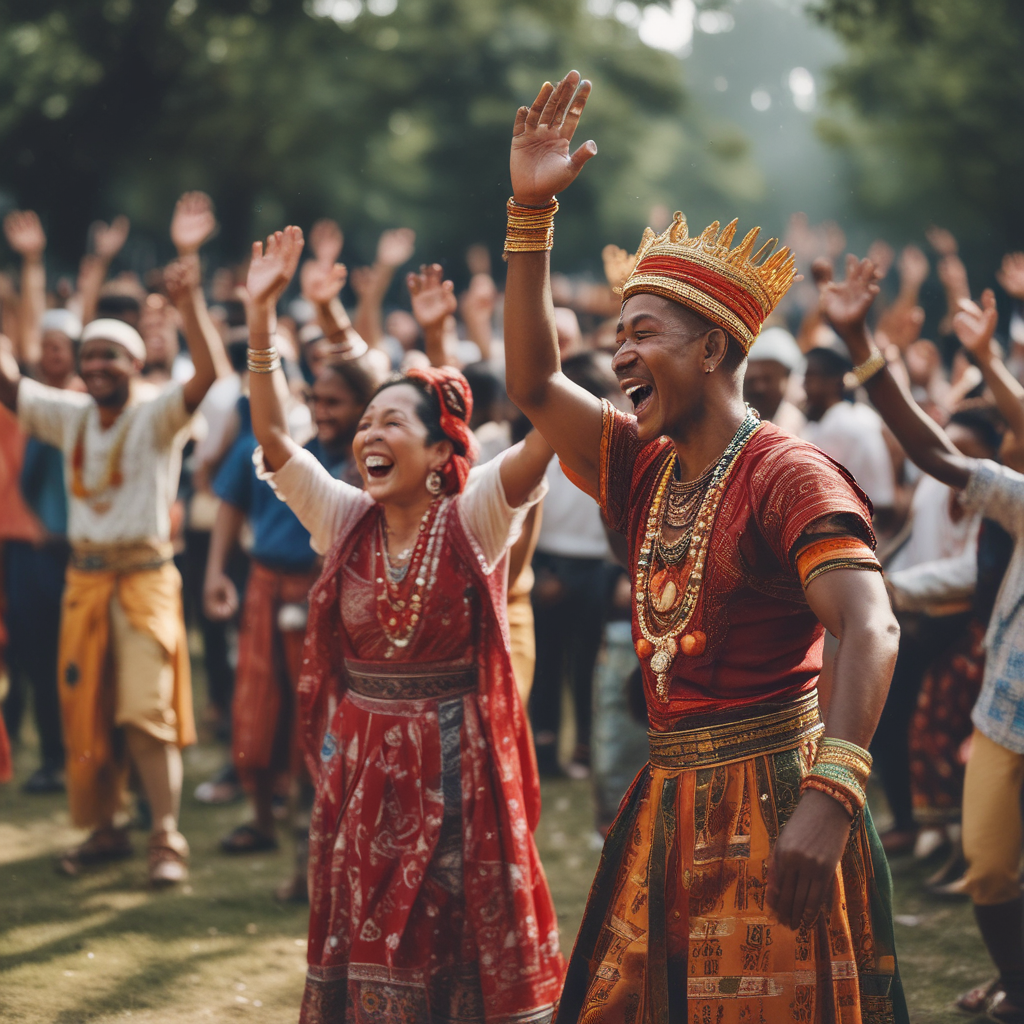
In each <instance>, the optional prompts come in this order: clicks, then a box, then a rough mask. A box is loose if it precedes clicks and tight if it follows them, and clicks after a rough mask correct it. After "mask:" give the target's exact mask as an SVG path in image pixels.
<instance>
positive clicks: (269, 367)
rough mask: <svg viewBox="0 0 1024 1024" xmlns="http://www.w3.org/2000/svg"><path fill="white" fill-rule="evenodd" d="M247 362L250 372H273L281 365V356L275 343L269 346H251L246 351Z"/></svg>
mask: <svg viewBox="0 0 1024 1024" xmlns="http://www.w3.org/2000/svg"><path fill="white" fill-rule="evenodd" d="M245 362H246V366H247V367H248V368H249V372H250V373H273V372H274V371H275V370H277V369H278V368H279V367H280V366H281V357H280V356H279V355H278V354H277V349H276V348H274V346H273V345H271V346H270V347H269V348H252V347H251V346H250V348H249V349H248V351H247V352H246V358H245Z"/></svg>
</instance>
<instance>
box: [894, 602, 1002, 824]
mask: <svg viewBox="0 0 1024 1024" xmlns="http://www.w3.org/2000/svg"><path fill="white" fill-rule="evenodd" d="M984 639H985V627H984V626H983V625H982V624H981V623H980V622H978V621H976V620H975V621H973V622H971V623H969V624H968V626H967V629H966V630H965V631H964V634H963V636H962V637H961V638H960V639H959V640H957V641H956V643H955V644H954V645H953V647H952V649H951V650H949V651H947V652H946V653H944V654H943V655H942V656H941V657H939V658H938V659H937V660H936V662H935V663H934V664H933V665H932V666H931V667H930V668H929V669H928V671H927V673H926V674H925V677H924V682H923V683H922V684H921V692H920V694H919V695H918V698H917V709H916V710H915V712H914V717H913V719H912V720H911V723H910V785H911V790H912V792H913V799H914V817H915V818H916V819H917V821H918V822H920V823H921V824H922V825H934V824H945V823H947V822H956V821H959V820H960V811H961V805H962V803H963V792H964V765H963V763H962V762H961V760H960V747H961V746H962V744H963V742H964V740H966V739H967V737H968V736H970V735H971V732H972V731H973V726H972V725H971V709H972V708H973V707H974V703H975V701H976V700H977V699H978V693H979V691H980V690H981V679H982V675H983V673H984V670H985V644H984Z"/></svg>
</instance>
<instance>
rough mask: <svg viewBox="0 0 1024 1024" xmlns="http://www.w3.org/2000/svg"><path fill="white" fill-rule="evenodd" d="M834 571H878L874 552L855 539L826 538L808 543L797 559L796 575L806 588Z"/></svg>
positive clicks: (879, 568) (878, 567) (879, 566)
mask: <svg viewBox="0 0 1024 1024" xmlns="http://www.w3.org/2000/svg"><path fill="white" fill-rule="evenodd" d="M833 569H867V570H873V571H874V572H881V571H882V566H881V565H880V564H879V561H878V559H877V558H876V557H875V553H874V551H872V550H871V548H869V547H868V545H867V544H865V543H864V541H862V540H859V539H858V538H856V537H827V538H825V539H824V540H817V541H814V542H813V543H811V544H808V545H807V547H805V548H804V549H803V550H802V551H800V552H799V554H798V555H797V556H796V572H797V575H798V576H799V577H800V583H801V585H802V586H804V587H806V586H807V584H808V583H810V582H811V581H812V580H815V579H817V578H818V577H819V576H821V575H822V574H823V573H826V572H831V571H832V570H833Z"/></svg>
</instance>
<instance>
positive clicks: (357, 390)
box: [320, 359, 375, 409]
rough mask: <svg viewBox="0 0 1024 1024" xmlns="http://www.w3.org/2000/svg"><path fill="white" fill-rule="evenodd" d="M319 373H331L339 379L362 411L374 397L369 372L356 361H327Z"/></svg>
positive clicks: (373, 382)
mask: <svg viewBox="0 0 1024 1024" xmlns="http://www.w3.org/2000/svg"><path fill="white" fill-rule="evenodd" d="M320 372H321V373H333V374H334V375H335V376H337V377H340V378H341V380H342V382H343V383H344V384H345V386H346V387H347V388H348V389H349V391H351V392H352V395H353V397H354V398H355V400H356V402H357V403H358V404H359V405H361V406H362V407H363V408H364V409H365V408H366V407H367V406H368V405H369V404H370V399H371V398H373V395H374V386H375V381H374V378H373V375H372V374H371V373H370V371H369V370H367V369H366V367H365V366H364V365H363V364H362V363H361V362H359V360H358V359H328V360H327V361H326V362H325V363H324V364H323V367H322V368H321V371H320Z"/></svg>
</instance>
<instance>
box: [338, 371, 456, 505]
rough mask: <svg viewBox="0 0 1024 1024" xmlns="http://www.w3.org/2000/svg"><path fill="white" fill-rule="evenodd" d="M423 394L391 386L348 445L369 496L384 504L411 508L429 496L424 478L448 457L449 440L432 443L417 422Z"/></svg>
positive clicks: (365, 415)
mask: <svg viewBox="0 0 1024 1024" xmlns="http://www.w3.org/2000/svg"><path fill="white" fill-rule="evenodd" d="M422 401H423V397H422V394H421V393H420V391H418V390H417V389H416V388H415V387H413V386H412V385H411V384H393V385H391V386H390V387H387V388H385V389H384V390H383V391H381V392H380V393H379V394H377V395H376V396H375V397H374V399H373V401H371V402H370V404H369V405H368V406H367V407H366V411H365V412H364V413H363V415H362V418H361V419H360V420H359V425H358V427H357V428H356V435H355V438H354V439H353V442H352V453H353V454H354V455H355V457H356V463H357V465H358V466H359V473H360V475H361V476H362V478H363V482H364V484H365V487H366V491H367V493H368V494H369V495H370V497H371V498H373V499H374V501H379V502H381V503H382V504H385V505H386V504H388V503H394V504H396V505H404V504H413V503H415V502H417V501H421V500H422V499H423V497H424V495H426V494H427V493H428V492H427V476H428V475H429V474H430V473H431V472H433V471H434V470H435V469H440V468H441V467H442V466H443V465H444V464H445V463H446V462H447V461H448V459H449V457H450V456H451V454H452V443H451V441H437V442H434V443H431V441H430V437H429V434H428V431H427V428H426V426H425V425H424V423H423V420H421V419H420V405H421V403H422Z"/></svg>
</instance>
